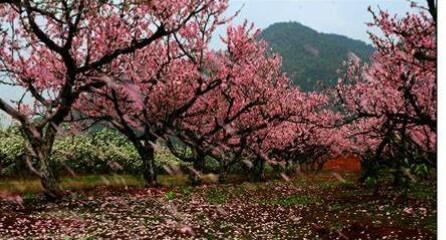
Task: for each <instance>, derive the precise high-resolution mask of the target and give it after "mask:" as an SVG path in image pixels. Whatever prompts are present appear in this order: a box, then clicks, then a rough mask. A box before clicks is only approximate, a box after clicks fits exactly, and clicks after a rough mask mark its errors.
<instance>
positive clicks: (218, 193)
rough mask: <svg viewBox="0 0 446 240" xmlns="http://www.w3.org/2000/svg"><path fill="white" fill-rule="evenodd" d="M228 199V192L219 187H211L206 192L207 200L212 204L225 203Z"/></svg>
mask: <svg viewBox="0 0 446 240" xmlns="http://www.w3.org/2000/svg"><path fill="white" fill-rule="evenodd" d="M228 200H229V197H228V194H227V192H226V191H223V190H221V189H219V188H210V189H209V190H207V192H206V201H207V202H208V203H210V204H224V203H226V202H227V201H228Z"/></svg>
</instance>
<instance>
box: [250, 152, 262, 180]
mask: <svg viewBox="0 0 446 240" xmlns="http://www.w3.org/2000/svg"><path fill="white" fill-rule="evenodd" d="M251 180H252V181H254V182H262V181H264V180H265V161H264V160H263V159H260V158H257V159H256V160H255V161H254V166H253V169H252V173H251Z"/></svg>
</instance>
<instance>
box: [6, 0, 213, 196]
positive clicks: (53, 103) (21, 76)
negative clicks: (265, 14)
mask: <svg viewBox="0 0 446 240" xmlns="http://www.w3.org/2000/svg"><path fill="white" fill-rule="evenodd" d="M212 2H214V1H205V0H199V1H195V0H193V1H192V0H190V1H187V0H180V1H161V0H159V1H158V0H155V1H136V0H135V1H107V0H106V1H90V0H76V1H69V0H62V1H32V0H23V1H22V0H2V1H0V26H1V33H0V44H1V46H2V48H1V49H0V74H1V75H0V80H1V83H2V84H6V85H12V86H18V87H20V88H22V89H23V90H24V95H23V96H25V95H26V96H27V97H28V98H31V99H32V100H30V101H24V99H26V98H25V97H22V98H20V99H15V100H14V101H11V102H8V101H5V100H4V99H0V109H1V110H2V111H3V112H5V113H6V114H8V115H9V116H10V117H11V118H13V119H14V120H15V121H17V122H18V123H19V124H20V128H21V131H22V133H23V134H24V136H25V137H26V143H27V144H26V145H27V152H28V155H29V156H30V158H33V159H34V161H37V162H38V165H39V166H38V167H37V168H36V167H35V166H33V164H32V163H31V160H30V159H29V161H28V162H29V163H30V164H29V166H30V168H31V169H33V172H34V173H35V174H36V175H38V176H39V177H40V179H41V183H42V186H43V188H44V189H45V194H46V196H48V197H49V198H58V197H60V196H61V195H62V192H61V189H60V187H59V185H58V183H57V180H56V178H55V173H54V172H53V170H52V169H51V167H50V165H51V163H50V155H51V152H52V146H53V143H54V140H55V137H56V135H57V133H58V131H59V128H60V126H61V124H62V123H63V122H64V120H65V119H66V117H67V116H68V115H69V113H70V111H71V110H72V108H73V105H74V104H75V103H76V101H77V100H78V99H79V97H80V96H81V95H82V94H83V93H84V92H87V91H91V90H93V89H99V88H101V87H103V86H105V85H107V84H110V83H107V81H105V78H104V76H106V75H107V72H109V71H110V69H113V68H119V67H123V68H125V67H126V66H123V65H122V64H124V63H126V61H125V58H126V57H128V56H129V55H131V54H138V51H140V50H144V49H145V48H147V47H149V46H151V45H152V44H154V43H156V42H158V41H159V40H160V39H162V38H165V37H167V36H169V35H171V34H173V33H175V32H178V31H180V30H181V29H182V28H183V27H184V26H185V25H187V24H188V22H189V21H190V20H191V19H193V18H195V17H196V16H199V15H201V14H202V13H203V12H206V11H208V10H210V9H209V6H210V4H211V3H212ZM112 81H114V80H113V79H112Z"/></svg>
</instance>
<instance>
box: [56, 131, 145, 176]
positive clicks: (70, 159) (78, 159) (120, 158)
mask: <svg viewBox="0 0 446 240" xmlns="http://www.w3.org/2000/svg"><path fill="white" fill-rule="evenodd" d="M52 158H53V160H54V161H55V162H58V163H60V164H61V165H66V166H68V167H69V168H71V169H73V170H74V171H78V172H81V173H107V172H114V171H118V172H119V171H123V170H125V172H128V173H132V172H133V173H135V172H137V171H138V167H139V165H140V162H139V160H138V159H139V156H138V153H137V152H136V150H135V149H134V147H133V145H132V144H131V143H130V142H128V141H127V140H126V139H125V138H124V137H123V136H121V135H119V134H118V133H117V132H115V131H113V130H110V129H106V128H104V129H102V130H100V131H98V132H96V133H94V134H93V135H88V134H79V135H76V136H69V137H64V138H60V139H58V140H57V141H56V143H55V145H54V153H53V155H52Z"/></svg>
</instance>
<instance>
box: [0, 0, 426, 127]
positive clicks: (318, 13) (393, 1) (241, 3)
mask: <svg viewBox="0 0 446 240" xmlns="http://www.w3.org/2000/svg"><path fill="white" fill-rule="evenodd" d="M418 2H422V3H424V2H425V1H422V0H420V1H418ZM368 6H372V7H373V8H374V9H377V7H378V6H379V7H380V8H381V9H387V10H389V12H391V13H396V14H399V15H401V14H404V13H406V12H407V11H410V8H409V3H408V1H407V0H230V7H229V9H228V16H229V15H232V14H234V13H235V12H236V11H237V10H241V12H240V15H239V16H238V17H237V18H236V19H235V20H234V24H237V23H242V22H243V21H244V20H245V19H247V20H248V21H250V22H253V23H254V24H255V26H256V27H258V28H262V29H263V28H266V27H268V26H269V25H271V24H273V23H276V22H284V21H285V22H288V21H297V22H300V23H302V24H304V25H307V26H309V27H311V28H313V29H315V30H316V31H319V32H324V33H337V34H341V35H345V36H347V37H350V38H354V39H359V40H363V41H365V42H368V43H370V41H369V40H368V36H367V33H366V31H367V30H368V29H369V28H368V27H367V26H366V25H365V23H366V22H370V21H371V16H370V13H369V12H367V7H368ZM220 34H224V28H220V29H218V31H217V35H220ZM212 45H213V46H214V47H216V48H218V47H220V46H221V45H220V44H219V41H218V37H216V38H215V39H214V41H213V43H212ZM19 96H20V93H19V91H18V90H17V89H15V88H8V87H4V86H1V85H0V97H1V98H5V99H11V98H17V97H19ZM0 115H1V111H0ZM0 122H1V120H0Z"/></svg>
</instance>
